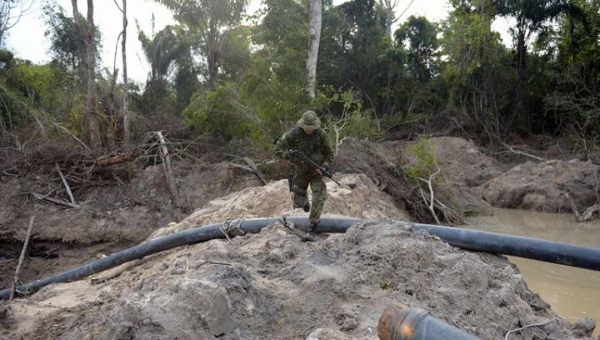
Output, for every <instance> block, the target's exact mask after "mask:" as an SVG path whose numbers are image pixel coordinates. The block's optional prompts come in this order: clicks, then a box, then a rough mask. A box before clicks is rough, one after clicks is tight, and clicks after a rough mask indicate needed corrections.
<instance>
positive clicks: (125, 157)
mask: <svg viewBox="0 0 600 340" xmlns="http://www.w3.org/2000/svg"><path fill="white" fill-rule="evenodd" d="M137 156H138V155H137V152H136V150H133V151H130V152H128V153H124V154H120V155H116V156H114V157H110V158H105V159H100V160H98V161H97V163H98V165H100V166H110V165H115V164H120V163H126V162H131V161H133V160H135V159H136V158H137Z"/></svg>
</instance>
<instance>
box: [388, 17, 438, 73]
mask: <svg viewBox="0 0 600 340" xmlns="http://www.w3.org/2000/svg"><path fill="white" fill-rule="evenodd" d="M394 35H395V37H396V44H397V45H398V46H405V45H408V64H409V68H410V70H411V74H412V76H413V78H414V79H418V80H420V81H426V80H429V79H431V77H432V76H433V75H434V74H435V64H436V61H435V59H434V58H433V53H434V51H435V50H436V49H437V48H438V39H437V28H436V26H435V25H434V24H432V23H431V22H429V20H427V19H426V18H425V17H415V16H410V18H408V20H407V21H406V22H405V23H404V24H403V25H402V26H400V28H399V29H398V30H397V31H396V33H395V34H394Z"/></svg>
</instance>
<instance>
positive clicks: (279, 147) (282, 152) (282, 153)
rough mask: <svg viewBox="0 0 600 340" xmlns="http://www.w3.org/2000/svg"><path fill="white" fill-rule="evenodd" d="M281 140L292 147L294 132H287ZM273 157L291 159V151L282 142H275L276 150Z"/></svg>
mask: <svg viewBox="0 0 600 340" xmlns="http://www.w3.org/2000/svg"><path fill="white" fill-rule="evenodd" d="M281 140H283V142H284V143H285V144H287V145H292V131H291V130H290V131H288V132H286V133H285V134H284V135H283V137H281ZM273 155H274V156H275V157H277V158H279V159H289V158H290V154H289V150H288V149H287V148H286V147H285V146H284V145H283V143H281V142H280V141H277V142H275V149H274V150H273Z"/></svg>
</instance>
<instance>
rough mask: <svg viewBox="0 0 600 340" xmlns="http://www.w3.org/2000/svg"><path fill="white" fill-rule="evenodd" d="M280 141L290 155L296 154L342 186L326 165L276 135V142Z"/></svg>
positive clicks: (303, 161)
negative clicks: (318, 162) (320, 163)
mask: <svg viewBox="0 0 600 340" xmlns="http://www.w3.org/2000/svg"><path fill="white" fill-rule="evenodd" d="M278 141H279V142H280V143H281V144H282V145H283V146H285V147H286V148H287V149H288V152H289V153H290V155H292V156H295V157H296V158H298V159H299V160H300V162H302V163H304V164H306V165H308V166H309V167H310V168H311V169H313V170H315V171H317V169H318V170H321V173H322V174H323V175H325V176H327V177H329V179H330V180H332V181H334V182H335V184H337V185H339V186H342V185H341V184H340V183H339V182H338V181H336V180H335V179H334V178H333V175H332V174H331V172H329V171H328V170H327V169H326V168H325V167H323V166H321V165H319V164H317V163H316V162H315V161H313V160H312V159H310V157H308V156H307V155H305V154H304V153H303V152H302V151H300V150H296V149H294V148H292V147H291V146H289V145H287V144H286V143H285V142H284V141H283V140H281V138H279V137H275V143H277V142H278Z"/></svg>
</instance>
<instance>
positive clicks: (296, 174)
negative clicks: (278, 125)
mask: <svg viewBox="0 0 600 340" xmlns="http://www.w3.org/2000/svg"><path fill="white" fill-rule="evenodd" d="M320 125H321V122H320V121H319V118H318V117H317V114H316V113H314V112H313V111H306V112H305V113H304V114H303V115H302V118H301V119H300V120H299V121H298V123H297V125H296V127H294V128H293V129H291V130H289V131H288V132H286V133H285V134H284V135H283V137H282V138H281V139H282V140H283V141H284V142H285V143H286V144H287V145H289V146H290V147H291V148H293V149H296V150H299V151H301V152H302V153H304V154H305V155H306V156H308V157H309V158H311V159H312V160H313V161H315V163H317V164H321V166H324V167H326V168H328V167H329V165H330V164H331V162H332V161H333V149H332V147H331V142H330V141H329V138H328V137H327V134H326V133H325V131H323V130H322V129H321V128H320ZM305 129H312V130H314V132H313V133H312V134H307V133H306V132H305ZM274 153H275V156H276V157H278V158H281V159H288V160H290V161H291V162H292V163H294V166H293V186H292V202H293V204H294V208H303V207H309V205H308V197H307V195H306V191H307V189H308V185H309V184H310V188H311V190H312V193H313V197H312V209H310V216H309V219H310V223H311V225H314V226H315V228H316V225H318V224H319V222H320V220H321V212H322V211H323V206H324V205H325V200H326V199H327V187H326V186H325V183H324V182H323V176H321V175H319V174H318V173H317V172H316V171H315V170H313V169H311V168H310V167H309V166H308V165H306V164H304V163H301V162H298V160H295V159H290V156H291V155H290V154H289V152H288V149H287V148H286V147H285V146H283V144H282V143H281V142H277V144H276V145H275V151H274ZM306 210H307V209H306Z"/></svg>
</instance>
